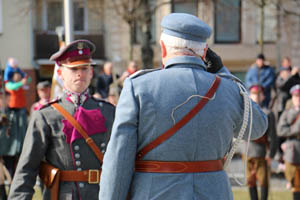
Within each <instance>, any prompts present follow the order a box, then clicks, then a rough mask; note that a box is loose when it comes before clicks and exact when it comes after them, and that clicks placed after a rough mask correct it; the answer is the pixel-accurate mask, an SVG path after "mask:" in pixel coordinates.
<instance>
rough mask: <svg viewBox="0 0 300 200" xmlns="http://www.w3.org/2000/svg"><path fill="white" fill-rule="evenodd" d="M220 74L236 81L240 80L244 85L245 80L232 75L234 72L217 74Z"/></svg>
mask: <svg viewBox="0 0 300 200" xmlns="http://www.w3.org/2000/svg"><path fill="white" fill-rule="evenodd" d="M217 75H218V76H220V77H222V78H227V79H231V80H233V81H235V82H239V83H241V84H242V85H244V83H243V81H241V80H240V79H239V78H238V77H236V76H234V75H232V74H226V73H219V74H217Z"/></svg>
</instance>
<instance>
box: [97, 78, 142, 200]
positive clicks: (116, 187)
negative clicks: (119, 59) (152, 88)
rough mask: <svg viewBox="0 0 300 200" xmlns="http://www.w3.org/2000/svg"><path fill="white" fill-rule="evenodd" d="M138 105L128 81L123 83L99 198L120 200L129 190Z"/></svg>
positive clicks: (134, 155)
mask: <svg viewBox="0 0 300 200" xmlns="http://www.w3.org/2000/svg"><path fill="white" fill-rule="evenodd" d="M138 113H139V109H138V103H137V100H136V98H135V96H134V91H133V86H132V82H131V79H130V78H127V79H126V80H125V83H124V88H123V90H122V93H121V96H120V99H119V102H118V105H117V109H116V116H115V121H114V124H113V128H112V135H111V139H110V142H109V144H108V147H107V151H106V153H105V156H104V161H103V167H102V174H101V179H100V180H101V181H100V193H99V199H101V200H106V199H114V200H118V199H120V200H123V199H126V196H127V194H128V191H129V187H130V183H131V179H132V176H133V174H134V164H135V158H136V148H137V126H138Z"/></svg>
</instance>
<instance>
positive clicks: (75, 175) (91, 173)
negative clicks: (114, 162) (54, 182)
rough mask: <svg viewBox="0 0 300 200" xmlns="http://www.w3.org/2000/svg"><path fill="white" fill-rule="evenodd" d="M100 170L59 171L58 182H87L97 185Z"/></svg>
mask: <svg viewBox="0 0 300 200" xmlns="http://www.w3.org/2000/svg"><path fill="white" fill-rule="evenodd" d="M100 176H101V170H98V169H90V170H83V171H76V170H61V171H60V178H59V181H71V182H88V183H89V184H98V183H99V182H100Z"/></svg>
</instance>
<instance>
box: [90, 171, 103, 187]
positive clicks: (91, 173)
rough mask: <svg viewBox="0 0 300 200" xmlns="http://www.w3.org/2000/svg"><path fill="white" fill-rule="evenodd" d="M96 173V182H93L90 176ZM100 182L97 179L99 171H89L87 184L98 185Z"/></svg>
mask: <svg viewBox="0 0 300 200" xmlns="http://www.w3.org/2000/svg"><path fill="white" fill-rule="evenodd" d="M95 173H96V181H93V180H92V179H93V178H92V175H93V174H95ZM99 181H100V177H99V170H97V169H90V170H89V179H88V183H89V184H98V183H99Z"/></svg>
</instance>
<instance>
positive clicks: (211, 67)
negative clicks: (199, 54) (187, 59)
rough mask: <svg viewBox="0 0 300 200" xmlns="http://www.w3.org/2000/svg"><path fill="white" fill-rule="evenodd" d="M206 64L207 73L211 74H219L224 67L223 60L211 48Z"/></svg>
mask: <svg viewBox="0 0 300 200" xmlns="http://www.w3.org/2000/svg"><path fill="white" fill-rule="evenodd" d="M205 62H206V64H207V71H208V72H210V73H214V74H215V73H217V72H218V71H219V70H220V69H221V68H222V67H223V63H222V59H221V57H220V56H218V55H217V54H216V53H215V52H214V51H212V50H211V49H210V48H208V49H207V52H206V56H205Z"/></svg>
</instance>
